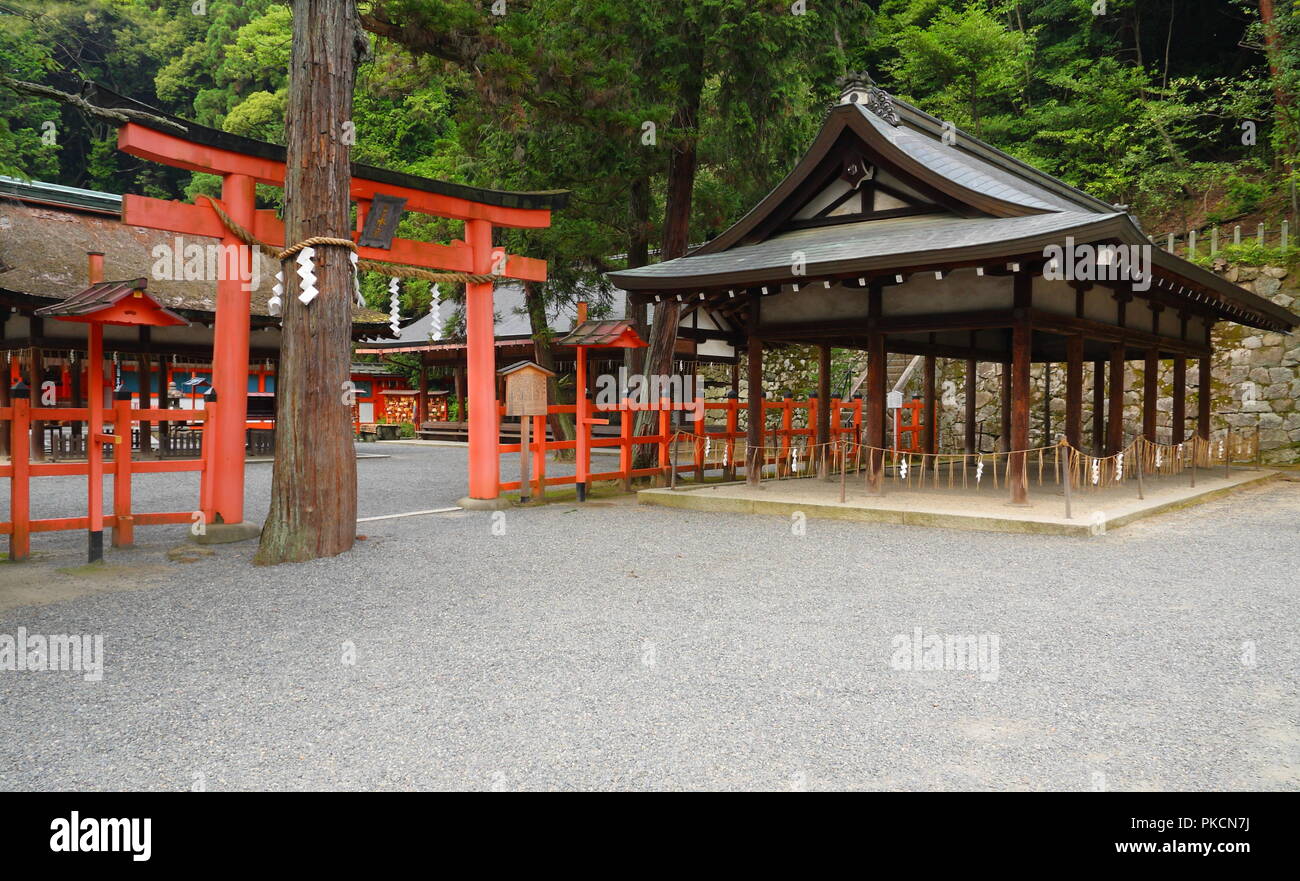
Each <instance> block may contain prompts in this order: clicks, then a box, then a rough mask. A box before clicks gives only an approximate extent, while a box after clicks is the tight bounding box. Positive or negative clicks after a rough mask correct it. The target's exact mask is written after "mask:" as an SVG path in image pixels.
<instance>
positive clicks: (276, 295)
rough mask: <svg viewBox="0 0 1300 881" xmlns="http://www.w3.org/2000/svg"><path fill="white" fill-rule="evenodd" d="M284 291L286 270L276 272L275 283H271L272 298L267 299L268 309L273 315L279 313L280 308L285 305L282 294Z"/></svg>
mask: <svg viewBox="0 0 1300 881" xmlns="http://www.w3.org/2000/svg"><path fill="white" fill-rule="evenodd" d="M283 293H284V272H277V273H276V274H275V284H273V285H271V299H269V300H267V301H266V308H267V311H268V312H270V313H271V314H272V315H279V314H280V308H281V306H282V305H283V303H282V301H281V300H280V295H281V294H283Z"/></svg>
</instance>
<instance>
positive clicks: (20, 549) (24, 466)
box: [4, 371, 32, 562]
mask: <svg viewBox="0 0 1300 881" xmlns="http://www.w3.org/2000/svg"><path fill="white" fill-rule="evenodd" d="M9 382H10V379H9V375H8V372H7V371H6V373H5V376H4V386H5V388H6V389H8V388H9ZM31 393H32V390H31V389H30V388H25V389H14V390H13V391H12V392H10V401H11V406H12V407H13V419H12V420H11V421H10V423H9V451H10V463H11V464H10V467H11V468H12V472H11V477H10V480H9V486H10V495H9V520H10V523H11V524H12V530H13V531H12V532H10V533H9V559H10V560H12V561H14V562H20V561H22V560H26V559H27V558H28V557H29V556H31V552H32V540H31V528H30V519H31V465H30V464H29V462H30V460H29V457H28V449H27V448H28V444H30V443H31V425H30V421H31Z"/></svg>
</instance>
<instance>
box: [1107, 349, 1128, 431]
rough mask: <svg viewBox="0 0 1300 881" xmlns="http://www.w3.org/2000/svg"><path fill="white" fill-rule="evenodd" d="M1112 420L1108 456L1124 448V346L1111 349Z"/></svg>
mask: <svg viewBox="0 0 1300 881" xmlns="http://www.w3.org/2000/svg"><path fill="white" fill-rule="evenodd" d="M1109 385H1110V389H1109V392H1110V404H1109V410H1110V414H1109V416H1110V418H1109V421H1108V422H1107V423H1106V455H1108V456H1113V455H1115V454H1116V453H1118V452H1119V451H1120V450H1122V449H1123V448H1124V344H1123V343H1112V344H1111V347H1110V382H1109Z"/></svg>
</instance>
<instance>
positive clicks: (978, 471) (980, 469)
mask: <svg viewBox="0 0 1300 881" xmlns="http://www.w3.org/2000/svg"><path fill="white" fill-rule="evenodd" d="M983 476H984V457H983V456H981V457H980V460H979V461H978V462H976V463H975V485H976V486H979V485H980V478H981V477H983Z"/></svg>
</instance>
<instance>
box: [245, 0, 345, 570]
mask: <svg viewBox="0 0 1300 881" xmlns="http://www.w3.org/2000/svg"><path fill="white" fill-rule="evenodd" d="M356 16H357V8H356V0H294V4H293V54H292V60H291V66H290V72H289V108H288V113H287V117H286V133H287V137H288V164H287V167H286V170H285V188H284V196H285V200H284V201H285V241H286V244H292V243H296V242H300V241H302V240H303V239H306V238H309V237H311V236H329V237H332V238H347V237H348V235H349V227H350V224H349V222H348V220H349V218H348V213H349V212H348V190H349V186H350V183H351V168H350V166H349V160H348V152H349V151H348V144H349V143H350V141H351V138H352V135H353V129H352V125H351V121H352V88H353V80H354V77H355V73H356V62H357V56H358V54H360V53H361V52H362V51H364V46H365V42H364V37H363V35H362V33H361V31H360V29H359V25H358V22H357V17H356ZM315 264H316V287H317V290H318V291H319V295H318V296H317V297H316V298H315V299H314V300H313V301H312V302H311V303H310V304H309V305H304V304H302V303H301V302H299V300H298V293H299V291H300V282H299V278H298V273H297V271H296V270H297V268H298V267H297V263H296V262H295V260H294V259H293V258H290V259H288V260H285V261H284V263H283V266H282V270H283V273H284V279H285V281H284V288H285V291H284V295H283V298H282V299H283V301H284V306H283V310H284V311H283V314H284V330H283V334H282V342H281V344H280V372H279V379H278V383H277V386H276V404H277V418H276V437H275V470H274V473H273V476H272V480H271V511H270V514H269V516H268V517H267V519H266V525H265V526H264V527H263V530H262V543H261V547H260V548H259V550H258V553H257V562H259V563H284V562H291V561H301V560H310V559H313V558H315V557H328V556H333V555H335V554H340V553H342V552H344V551H346V550H348V549H349V548H351V547H352V543H353V541H354V540H355V538H356V518H357V465H356V452H355V449H354V447H353V435H352V407H351V400H350V396H348V395H347V394H346V391H347V383H348V380H349V377H350V370H349V365H350V362H351V355H352V345H351V338H352V334H351V331H352V303H353V273H352V264H351V261H350V258H349V252H348V250H347V249H346V248H343V247H338V246H329V245H327V246H323V247H318V248H317V249H316V256H315Z"/></svg>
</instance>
